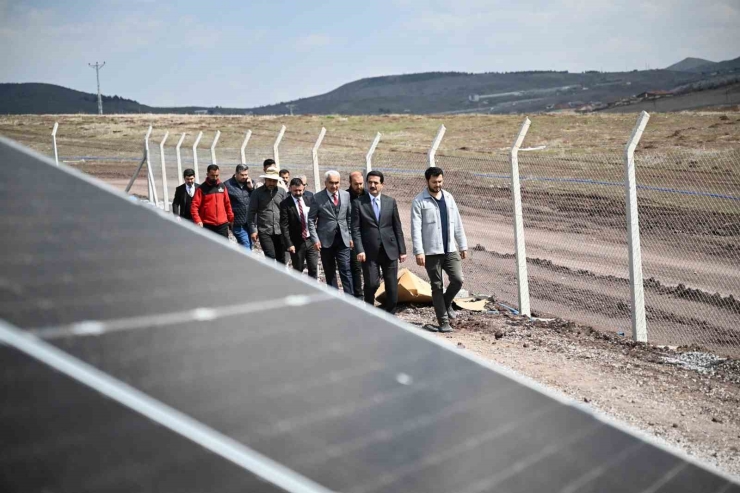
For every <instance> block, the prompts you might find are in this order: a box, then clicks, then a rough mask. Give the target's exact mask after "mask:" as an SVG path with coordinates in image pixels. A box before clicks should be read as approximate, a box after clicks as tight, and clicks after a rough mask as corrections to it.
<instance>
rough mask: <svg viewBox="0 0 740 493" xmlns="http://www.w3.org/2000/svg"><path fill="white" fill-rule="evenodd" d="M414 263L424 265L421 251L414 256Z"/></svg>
mask: <svg viewBox="0 0 740 493" xmlns="http://www.w3.org/2000/svg"><path fill="white" fill-rule="evenodd" d="M416 265H421V266H422V267H424V266H425V265H426V257H425V256H424V254H423V253H420V254H419V255H417V256H416Z"/></svg>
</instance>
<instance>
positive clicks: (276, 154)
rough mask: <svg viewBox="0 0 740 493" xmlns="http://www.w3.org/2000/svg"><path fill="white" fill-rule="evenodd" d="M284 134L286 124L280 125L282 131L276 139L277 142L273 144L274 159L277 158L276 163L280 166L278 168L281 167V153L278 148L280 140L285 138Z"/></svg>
mask: <svg viewBox="0 0 740 493" xmlns="http://www.w3.org/2000/svg"><path fill="white" fill-rule="evenodd" d="M283 135H285V125H283V126H282V127H280V132H279V133H278V136H277V138H276V139H275V143H274V144H273V145H272V159H274V160H275V165H276V166H277V167H278V169H280V153H279V151H278V148H279V147H280V141H281V140H283Z"/></svg>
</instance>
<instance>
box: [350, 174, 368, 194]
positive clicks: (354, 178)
mask: <svg viewBox="0 0 740 493" xmlns="http://www.w3.org/2000/svg"><path fill="white" fill-rule="evenodd" d="M349 187H350V189H351V190H352V192H353V193H354V194H355V195H362V194H363V192H364V191H365V182H364V180H363V178H362V171H353V172H352V173H350V174H349Z"/></svg>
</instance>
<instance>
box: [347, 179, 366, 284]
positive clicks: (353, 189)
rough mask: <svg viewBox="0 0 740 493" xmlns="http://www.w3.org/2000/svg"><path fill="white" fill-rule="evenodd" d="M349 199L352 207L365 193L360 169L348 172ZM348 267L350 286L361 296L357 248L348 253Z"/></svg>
mask: <svg viewBox="0 0 740 493" xmlns="http://www.w3.org/2000/svg"><path fill="white" fill-rule="evenodd" d="M347 193H349V201H350V204H351V205H352V208H353V209H354V207H355V204H357V199H359V198H360V197H362V196H363V195H365V177H364V176H362V172H361V171H353V172H352V173H350V174H349V188H348V189H347ZM349 267H350V269H351V270H352V287H353V288H354V292H355V298H362V262H360V261H359V260H357V248H353V249H352V251H351V252H350V255H349Z"/></svg>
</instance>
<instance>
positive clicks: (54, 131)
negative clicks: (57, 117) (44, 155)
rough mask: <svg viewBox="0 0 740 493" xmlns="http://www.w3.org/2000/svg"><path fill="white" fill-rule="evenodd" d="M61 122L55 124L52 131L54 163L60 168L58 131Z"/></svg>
mask: <svg viewBox="0 0 740 493" xmlns="http://www.w3.org/2000/svg"><path fill="white" fill-rule="evenodd" d="M58 129H59V122H54V129H53V130H52V131H51V141H52V143H53V144H54V162H55V163H57V166H59V153H57V130H58Z"/></svg>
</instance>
